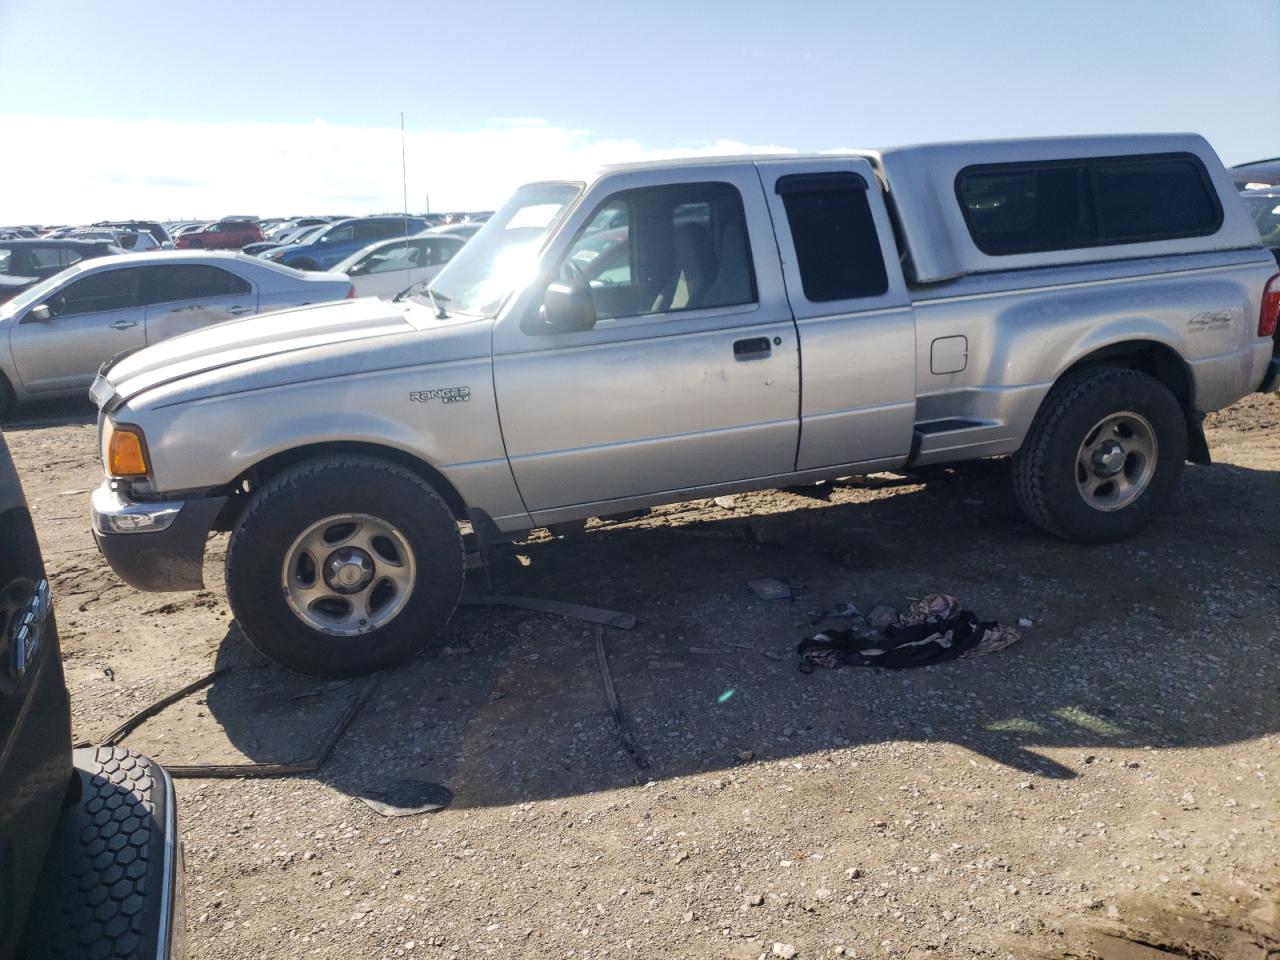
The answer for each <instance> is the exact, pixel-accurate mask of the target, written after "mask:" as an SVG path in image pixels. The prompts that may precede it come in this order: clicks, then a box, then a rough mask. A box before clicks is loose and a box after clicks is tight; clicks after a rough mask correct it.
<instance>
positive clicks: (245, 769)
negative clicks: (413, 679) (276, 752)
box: [101, 667, 382, 779]
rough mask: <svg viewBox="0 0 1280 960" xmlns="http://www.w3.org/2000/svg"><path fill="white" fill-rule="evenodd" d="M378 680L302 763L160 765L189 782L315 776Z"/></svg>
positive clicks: (132, 725) (156, 708) (156, 706)
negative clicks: (187, 779)
mask: <svg viewBox="0 0 1280 960" xmlns="http://www.w3.org/2000/svg"><path fill="white" fill-rule="evenodd" d="M230 669H231V668H230V667H220V668H218V669H217V670H215V671H213V673H211V674H209V675H208V676H205V677H201V678H200V679H199V680H196V681H194V682H193V683H189V684H187V685H186V686H185V687H183V688H181V689H180V690H175V691H174V692H173V693H171V694H169V695H168V696H166V697H163V698H161V699H159V700H157V701H156V702H155V703H153V704H151V705H150V706H147V707H143V708H142V709H141V710H139V711H138V712H137V713H135V714H134V715H133V716H132V717H130V718H129V719H128V720H126V721H125V722H124V723H122V724H120V726H118V727H116V728H115V729H114V730H112V731H111V732H110V733H109V734H107V735H106V737H104V738H103V740H102V743H101V745H102V746H104V747H109V746H114V745H115V744H118V743H119V742H120V741H121V740H123V739H124V738H125V737H127V736H128V735H129V734H130V733H132V732H133V731H134V730H136V729H137V728H138V727H139V726H141V725H142V723H143V722H144V721H146V720H149V719H151V718H152V717H154V716H155V715H156V714H157V713H159V712H160V711H161V710H163V709H164V708H165V707H168V706H172V705H173V704H175V703H177V702H178V701H179V700H181V699H182V698H183V697H188V696H190V695H191V694H193V693H195V692H196V691H197V690H200V689H202V688H203V687H207V686H209V684H211V683H213V681H214V680H216V679H218V678H219V677H221V676H222V675H223V674H225V673H227V672H228V671H229V670H230ZM381 680H382V674H380V673H375V674H374V675H373V676H371V677H370V678H369V679H368V680H366V681H365V685H364V686H363V687H361V689H360V692H359V693H358V694H356V696H355V698H354V699H353V700H352V701H351V702H350V703H349V704H347V707H346V709H345V710H343V711H342V714H341V715H340V716H339V717H338V719H337V721H336V722H335V723H334V725H333V726H332V727H330V729H329V732H328V734H326V736H325V738H324V740H322V741H321V742H320V746H319V748H318V749H317V750H316V752H315V753H314V754H313V755H312V756H310V757H307V758H304V759H302V760H289V761H285V762H283V763H197V764H185V765H184V764H168V763H166V764H164V768H165V770H167V771H168V772H169V775H170V776H172V777H176V778H181V777H188V778H193V779H199V778H211V779H212V778H229V777H288V776H294V775H296V774H300V773H315V772H316V771H317V770H319V769H320V768H321V767H322V766H324V763H325V761H326V760H328V759H329V754H331V753H333V748H334V747H336V746H337V745H338V741H339V740H341V739H342V735H343V734H344V733H346V732H347V728H348V727H349V726H351V721H353V720H354V719H355V718H356V715H357V714H358V713H359V712H360V709H361V708H362V707H363V706H364V705H365V703H366V702H367V701H368V700H369V697H370V696H371V695H372V694H373V691H374V690H375V689H376V688H377V686H378V683H379V682H380V681H381Z"/></svg>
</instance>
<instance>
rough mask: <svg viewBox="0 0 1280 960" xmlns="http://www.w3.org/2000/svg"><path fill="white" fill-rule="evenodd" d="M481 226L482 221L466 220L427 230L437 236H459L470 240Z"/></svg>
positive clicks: (482, 224)
mask: <svg viewBox="0 0 1280 960" xmlns="http://www.w3.org/2000/svg"><path fill="white" fill-rule="evenodd" d="M483 226H484V223H483V222H480V223H474V222H472V221H470V220H468V221H467V222H466V223H446V224H444V225H443V226H440V227H432V228H431V229H430V230H428V231H427V232H428V233H434V234H436V235H438V236H444V237H461V238H462V239H463V240H470V239H471V238H472V237H474V236H475V235H476V234H477V233H479V232H480V228H481V227H483Z"/></svg>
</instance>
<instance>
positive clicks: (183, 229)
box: [173, 220, 210, 244]
mask: <svg viewBox="0 0 1280 960" xmlns="http://www.w3.org/2000/svg"><path fill="white" fill-rule="evenodd" d="M209 222H210V221H207V220H197V221H195V222H194V223H184V224H180V225H179V226H178V227H176V228H175V229H174V231H173V238H174V242H175V244H176V243H177V239H178V237H181V236H183V235H185V234H188V233H198V232H199V231H201V230H203V229H204V228H205V227H207V226H209Z"/></svg>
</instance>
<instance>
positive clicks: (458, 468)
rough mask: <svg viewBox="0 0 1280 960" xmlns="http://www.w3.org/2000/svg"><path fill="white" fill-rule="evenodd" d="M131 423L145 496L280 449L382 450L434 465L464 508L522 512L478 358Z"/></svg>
mask: <svg viewBox="0 0 1280 960" xmlns="http://www.w3.org/2000/svg"><path fill="white" fill-rule="evenodd" d="M115 416H116V418H117V419H118V420H122V421H126V420H127V421H129V422H132V423H136V424H137V425H138V426H140V427H141V428H142V430H143V432H144V434H145V435H146V438H147V445H148V452H149V454H150V457H151V466H152V486H153V488H154V490H153V492H154V493H155V495H158V496H163V495H164V494H165V493H166V492H167V491H181V490H193V489H210V488H215V487H227V486H229V485H231V484H233V483H234V482H236V481H237V480H238V479H239V478H240V477H242V476H243V475H244V474H246V473H247V472H248V471H250V470H252V469H253V468H255V467H257V466H258V465H259V464H262V463H263V462H265V461H268V460H270V459H272V458H274V457H277V456H279V455H281V454H286V453H289V452H292V451H297V450H301V449H303V448H316V449H317V450H319V449H322V448H324V447H325V446H336V445H346V446H353V445H358V446H362V447H366V448H369V447H374V448H379V447H380V448H384V449H387V450H389V451H396V452H398V453H399V454H402V455H404V456H406V457H410V458H413V459H414V460H417V461H419V462H421V463H423V464H426V465H427V466H429V467H431V468H432V469H434V470H436V471H438V472H439V473H440V474H441V475H443V476H444V477H445V479H446V480H447V481H448V482H449V483H450V484H452V486H453V487H454V489H455V490H456V491H457V492H458V494H459V495H460V496H461V497H462V499H463V500H464V501H465V503H466V505H467V506H468V507H469V508H473V509H480V510H484V511H485V512H487V513H488V514H489V515H490V516H492V517H494V518H495V520H497V519H499V518H503V517H513V516H514V517H521V518H523V517H526V516H527V514H526V512H525V509H524V504H523V502H522V501H521V499H520V495H519V493H518V491H517V490H516V486H515V480H514V479H513V477H512V475H511V469H510V466H509V465H508V463H507V458H506V452H505V450H504V448H503V446H502V435H501V431H500V430H499V427H498V415H497V404H496V402H495V401H494V395H493V377H492V374H491V372H490V362H489V360H488V358H487V357H485V358H480V359H475V360H464V361H456V362H448V363H438V364H431V365H424V366H413V367H405V368H400V369H394V370H384V371H378V372H376V373H370V374H363V375H360V376H349V377H336V378H330V379H324V380H317V381H306V382H302V383H293V384H288V385H285V386H279V387H271V388H266V389H257V390H246V391H244V392H240V393H232V394H224V395H222V396H217V397H211V398H208V399H203V400H193V401H189V402H184V403H178V404H174V405H172V406H167V407H160V408H153V409H150V410H139V411H136V412H131V411H129V409H128V407H127V406H126V407H125V408H122V410H120V411H119V412H118V413H117V414H115Z"/></svg>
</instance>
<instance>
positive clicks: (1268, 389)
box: [1258, 357, 1280, 393]
mask: <svg viewBox="0 0 1280 960" xmlns="http://www.w3.org/2000/svg"><path fill="white" fill-rule="evenodd" d="M1278 391H1280V357H1272V358H1271V362H1270V363H1269V364H1267V374H1266V376H1264V377H1263V378H1262V383H1261V384H1259V386H1258V393H1276V392H1278Z"/></svg>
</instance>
